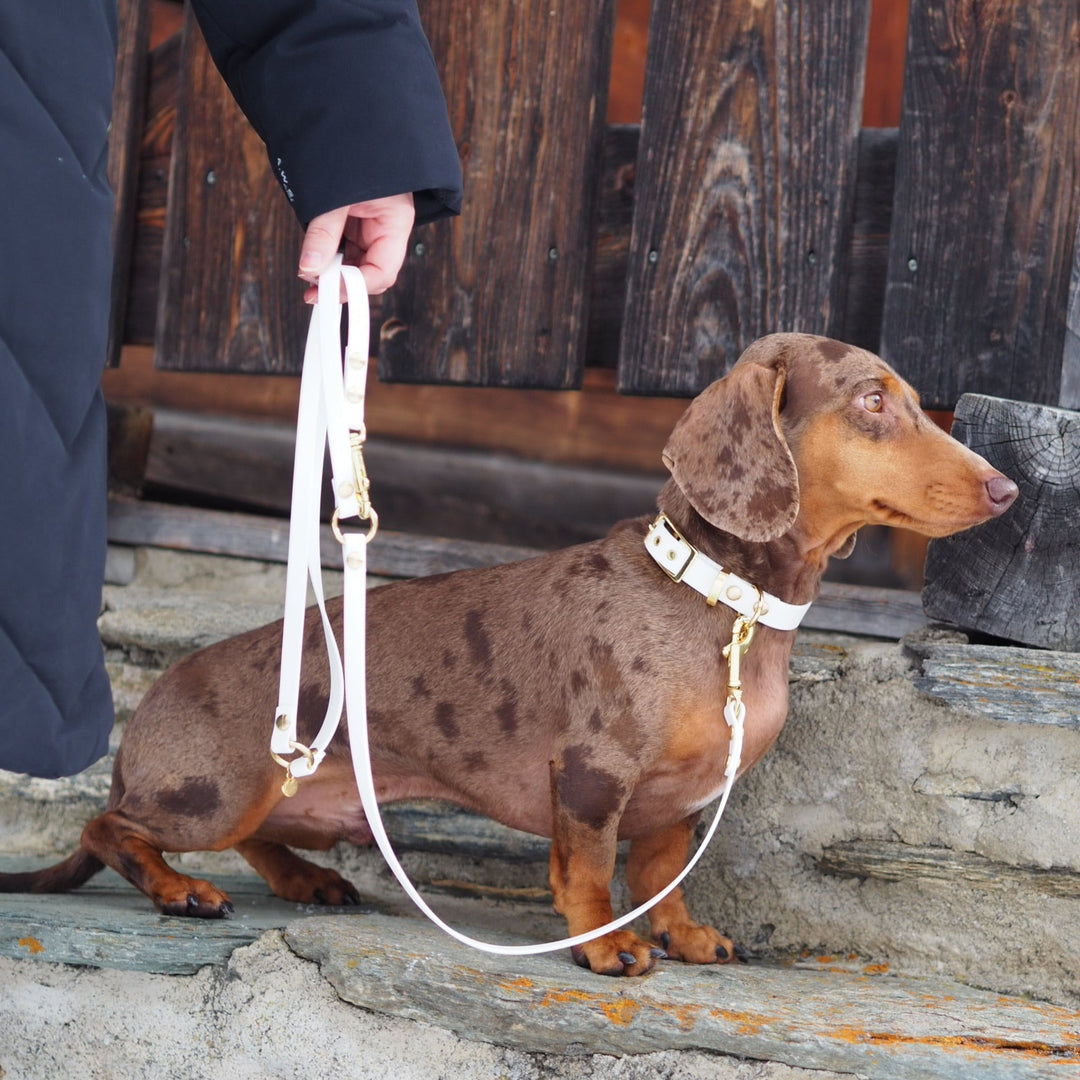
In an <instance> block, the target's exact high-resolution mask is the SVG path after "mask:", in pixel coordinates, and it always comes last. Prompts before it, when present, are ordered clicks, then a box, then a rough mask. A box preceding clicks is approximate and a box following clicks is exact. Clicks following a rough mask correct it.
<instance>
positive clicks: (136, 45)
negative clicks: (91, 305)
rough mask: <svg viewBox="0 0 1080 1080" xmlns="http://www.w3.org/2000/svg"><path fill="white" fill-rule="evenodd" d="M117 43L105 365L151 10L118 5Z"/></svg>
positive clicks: (125, 238) (123, 262)
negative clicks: (109, 280) (110, 304)
mask: <svg viewBox="0 0 1080 1080" xmlns="http://www.w3.org/2000/svg"><path fill="white" fill-rule="evenodd" d="M117 18H118V20H119V43H118V46H117V52H116V81H115V83H114V84H113V105H112V125H111V127H110V129H109V170H108V171H109V184H110V186H111V187H112V190H113V195H114V198H115V201H116V203H115V209H114V211H113V224H112V250H113V277H112V307H111V309H110V311H109V346H108V354H107V355H108V363H109V365H110V366H112V367H115V366H116V364H118V363H119V361H120V346H121V345H122V344H123V340H124V324H125V320H126V317H127V299H128V280H129V277H130V273H131V260H132V253H133V252H132V249H133V239H134V234H135V207H136V200H137V196H138V179H139V146H140V143H141V141H142V131H143V117H144V115H145V112H146V86H147V80H146V69H147V46H148V43H149V40H150V9H149V4H148V2H147V0H119V3H118V4H117Z"/></svg>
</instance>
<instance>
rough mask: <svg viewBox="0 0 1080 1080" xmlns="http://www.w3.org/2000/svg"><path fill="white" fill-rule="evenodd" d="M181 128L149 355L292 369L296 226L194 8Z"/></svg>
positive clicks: (227, 367) (299, 355) (183, 363)
mask: <svg viewBox="0 0 1080 1080" xmlns="http://www.w3.org/2000/svg"><path fill="white" fill-rule="evenodd" d="M176 131H177V138H176V140H175V142H174V144H173V155H172V171H171V175H170V179H169V206H168V213H167V218H166V223H165V248H164V255H163V270H162V285H161V291H160V294H159V297H158V322H157V337H156V347H157V352H156V357H155V363H156V364H157V366H158V367H161V368H170V369H176V370H204V371H205V370H212V371H249V372H296V371H299V370H300V367H301V365H302V362H303V355H304V335H305V332H306V326H307V318H308V312H307V309H306V308H305V307H304V303H303V299H302V296H301V290H300V288H299V286H298V285H297V282H296V263H297V259H298V258H299V255H300V241H301V236H302V234H301V232H300V229H299V227H298V226H297V224H296V219H295V217H294V216H293V212H292V210H291V209H290V207H289V204H288V202H287V201H286V200H285V199H284V198H283V197H282V194H281V189H280V188H279V186H278V183H277V181H276V180H275V178H274V176H273V174H272V172H271V170H270V164H269V162H268V161H267V158H266V151H265V149H264V148H263V144H262V141H261V140H260V139H259V137H258V135H256V134H255V132H254V131H253V130H252V128H251V125H250V124H248V122H247V120H246V119H245V118H244V115H243V113H242V112H241V111H240V109H239V107H238V106H237V104H236V102H235V101H234V100H233V98H232V95H231V94H230V93H229V90H228V88H227V87H226V85H225V82H224V80H223V79H222V78H221V76H220V75H219V74H218V72H217V69H216V68H215V67H214V62H213V60H212V59H211V58H210V53H209V51H208V50H207V48H206V45H205V44H204V42H203V39H202V34H201V33H200V32H199V29H198V24H197V23H196V22H195V19H194V16H193V15H192V13H191V9H190V8H188V10H187V12H186V16H185V23H184V47H183V53H182V58H181V66H180V101H179V105H178V107H177V120H176Z"/></svg>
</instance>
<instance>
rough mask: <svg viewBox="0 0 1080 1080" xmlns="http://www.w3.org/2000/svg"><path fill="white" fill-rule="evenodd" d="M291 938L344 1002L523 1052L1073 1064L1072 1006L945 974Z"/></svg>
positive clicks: (417, 927)
mask: <svg viewBox="0 0 1080 1080" xmlns="http://www.w3.org/2000/svg"><path fill="white" fill-rule="evenodd" d="M491 936H492V935H490V934H489V935H488V937H489V938H490V937H491ZM285 940H286V941H287V942H288V944H289V946H290V947H291V948H292V949H293V950H295V951H296V952H297V953H298V954H299V955H301V956H304V957H306V958H308V959H310V960H314V961H316V962H317V963H318V964H319V966H320V968H321V970H322V972H323V974H324V975H325V976H326V977H327V979H329V981H330V983H331V984H332V985H333V986H334V988H335V989H336V990H337V992H338V994H339V995H340V996H341V997H342V998H344V999H345V1000H347V1001H351V1002H353V1003H354V1004H356V1005H359V1006H361V1007H363V1008H365V1009H370V1010H373V1011H375V1012H379V1013H386V1014H389V1015H392V1016H400V1017H405V1018H408V1019H424V1020H426V1021H428V1022H432V1023H436V1024H438V1025H440V1026H443V1027H446V1028H448V1029H449V1030H451V1031H454V1032H456V1033H457V1034H468V1035H471V1036H472V1037H473V1038H479V1039H483V1040H485V1041H488V1042H494V1043H498V1044H500V1045H511V1046H515V1047H518V1048H522V1049H527V1050H534V1051H545V1052H566V1051H567V1050H571V1051H575V1050H576V1051H579V1052H580V1051H595V1050H600V1051H602V1052H606V1053H612V1054H627V1053H645V1052H648V1051H652V1050H657V1049H674V1050H712V1051H716V1052H720V1053H725V1054H736V1055H739V1056H745V1057H750V1058H754V1059H760V1060H771V1061H782V1062H784V1063H786V1064H788V1065H793V1066H797V1067H799V1068H810V1069H833V1070H837V1071H839V1072H842V1073H857V1074H858V1075H861V1076H866V1077H874V1078H881V1080H939V1078H942V1077H949V1078H950V1080H967V1078H971V1080H1024V1078H1028V1077H1030V1078H1035V1077H1039V1078H1044V1077H1045V1078H1047V1080H1049V1078H1050V1077H1058V1076H1061V1075H1062V1074H1063V1070H1065V1071H1066V1073H1067V1072H1068V1071H1070V1070H1071V1071H1073V1072H1074V1074H1075V1072H1076V1071H1077V1070H1080V1014H1078V1013H1076V1012H1074V1011H1072V1010H1069V1009H1061V1008H1055V1007H1053V1006H1040V1005H1035V1004H1033V1003H1031V1002H1027V1001H1023V1000H1019V999H1007V998H1004V997H1002V996H1001V995H998V994H993V993H986V992H984V991H978V990H972V989H971V988H969V987H966V986H962V985H960V984H958V983H954V982H949V981H945V980H919V979H904V978H896V977H890V976H880V975H871V974H866V973H861V974H850V973H847V972H844V971H835V970H813V971H811V970H803V969H797V968H792V967H770V966H767V965H757V964H751V965H747V966H743V965H734V966H733V965H723V966H710V967H702V966H693V965H682V964H677V963H675V962H673V961H668V962H662V963H661V964H660V966H659V970H658V971H656V972H655V973H654V974H652V975H649V976H646V977H644V978H641V979H608V978H604V977H602V976H597V975H593V974H592V973H591V972H587V971H584V970H582V969H580V968H577V967H576V966H574V965H572V964H571V963H570V962H569V961H568V960H567V958H566V957H565V955H554V956H529V957H496V956H490V955H487V954H481V953H478V952H476V951H475V950H472V949H469V948H467V947H465V946H463V945H459V944H458V943H457V942H454V941H451V940H450V939H448V938H447V937H445V936H444V935H442V934H441V932H440V931H438V930H436V929H435V928H434V927H431V926H428V925H426V924H418V923H417V921H416V920H415V919H394V918H388V917H386V916H372V917H370V918H363V919H352V918H345V919H341V918H327V919H319V920H308V921H305V922H303V923H297V924H294V925H292V926H290V927H289V928H288V929H287V930H286V931H285ZM497 940H500V941H503V942H507V941H511V942H512V941H514V940H518V941H520V940H521V939H520V938H517V939H512V938H506V937H498V938H497Z"/></svg>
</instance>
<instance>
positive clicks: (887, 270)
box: [125, 0, 1080, 408]
mask: <svg viewBox="0 0 1080 1080" xmlns="http://www.w3.org/2000/svg"><path fill="white" fill-rule="evenodd" d="M126 6H127V7H129V8H137V7H138V6H139V4H138V0H126ZM869 7H870V4H869V0H725V2H724V3H715V2H714V0H654V3H653V7H652V16H651V24H650V30H649V52H648V62H647V70H646V83H645V103H644V114H643V119H642V122H641V124H640V125H639V126H633V127H625V126H624V127H612V126H608V125H605V123H604V121H603V117H604V115H605V110H604V105H605V100H606V93H607V82H608V66H609V59H610V43H611V37H612V29H613V25H614V2H613V0H596V2H593V3H587V4H560V5H558V7H557V8H556V11H557V14H556V15H555V16H554V17H552V15H551V14H550V12H551V6H550V5H547V4H544V5H540V4H531V3H529V2H528V0H426V2H425V3H424V4H423V5H422V9H423V14H424V20H425V25H426V28H427V30H428V33H429V37H430V38H431V41H432V46H433V48H434V51H435V54H436V57H437V59H438V61H439V63H440V65H441V71H442V77H443V84H444V86H445V88H446V92H447V98H448V102H449V111H450V116H451V120H452V123H453V125H454V129H455V133H456V137H457V139H458V144H459V147H460V150H461V155H462V160H463V165H464V171H465V184H466V203H465V212H464V214H463V215H462V216H461V217H460V218H458V219H455V220H453V221H447V222H440V223H437V224H435V225H433V226H427V227H425V228H424V229H423V230H421V231H418V232H417V233H416V235H415V238H414V243H413V244H412V247H411V251H410V255H409V257H408V260H407V263H406V266H405V268H404V270H403V273H402V277H401V280H400V283H399V285H398V287H396V288H395V289H394V290H393V291H392V292H391V293H390V294H388V296H387V298H386V300H385V302H384V305H383V311H382V315H383V317H384V322H383V329H382V335H381V343H380V355H379V374H380V376H381V377H382V378H384V379H386V380H396V381H405V382H432V383H444V382H445V383H464V384H481V385H497V386H514V387H549V388H570V387H574V386H578V385H580V382H581V379H582V373H583V370H584V368H585V366H586V365H601V366H617V368H618V385H619V388H620V389H621V390H623V391H624V392H628V393H651V394H673V395H686V394H691V393H694V392H696V391H697V390H699V389H700V388H701V387H702V386H704V385H705V384H706V383H707V382H709V381H710V380H711V379H713V378H716V377H717V376H719V375H721V374H722V373H723V372H724V371H725V370H727V368H728V367H730V365H731V364H732V363H733V362H734V361H735V359H736V358H737V357H738V355H739V353H740V351H741V350H742V349H743V348H744V347H745V346H746V345H747V344H748V343H749V342H750V341H752V340H753V339H754V338H756V337H758V336H760V335H761V334H764V333H767V332H770V331H774V330H804V331H809V332H814V333H823V334H829V335H832V336H836V337H840V338H844V339H846V340H849V341H853V342H855V343H857V344H860V345H863V346H866V347H868V348H871V349H873V350H875V351H878V352H880V353H881V354H882V355H883V356H884V357H885V358H886V359H887V360H889V361H890V362H891V363H893V364H894V365H895V366H896V367H897V368H898V369H899V370H900V371H901V372H902V373H903V374H904V375H905V376H907V377H908V378H909V379H910V380H911V381H912V382H913V383H915V385H916V386H917V387H918V388H919V389H920V390H921V391H922V392H923V398H924V403H925V404H927V405H928V406H933V407H939V408H951V407H952V405H953V404H954V403H955V401H956V399H957V397H958V396H959V395H960V394H961V393H964V392H967V391H977V392H981V393H986V394H993V395H999V396H1003V397H1010V398H1016V399H1021V400H1027V401H1035V402H1042V403H1047V404H1061V405H1065V406H1067V407H1071V408H1075V407H1080V244H1078V222H1080V138H1078V135H1080V4H1077V3H1076V2H1075V0H911V4H910V12H911V14H910V22H909V35H908V45H907V67H906V74H905V83H904V96H903V115H902V119H901V123H900V127H899V129H898V130H895V129H865V130H860V115H861V98H862V87H863V78H864V68H865V63H866V61H865V56H866V39H867V28H868V23H869ZM466 8H468V12H469V17H465V14H466V12H465V10H464V9H466ZM131 21H132V20H125V24H127V23H129V22H131ZM128 39H129V45H130V35H129V36H128ZM151 88H152V91H153V84H152V83H151ZM176 92H177V94H178V101H179V104H178V107H177V131H178V138H177V141H176V143H175V146H174V150H173V153H172V159H171V170H172V171H171V180H170V188H169V191H170V194H169V200H168V211H167V220H166V223H165V230H164V235H165V252H164V261H163V265H164V270H163V273H162V278H161V283H160V289H159V291H158V312H157V320H156V345H157V362H158V364H159V366H162V367H167V368H173V369H182V370H191V369H199V370H219V371H220V370H228V371H260V372H267V371H294V370H296V367H297V364H298V362H299V358H300V356H301V353H302V342H303V336H304V323H305V321H306V310H305V309H304V308H303V305H302V304H300V303H299V300H298V296H297V290H296V284H295V275H294V269H293V267H294V262H295V253H296V251H297V249H298V242H299V235H298V231H297V229H296V226H295V223H294V222H292V221H291V220H290V218H289V213H288V210H287V208H286V205H285V201H284V200H283V199H281V198H280V197H279V195H278V193H277V191H276V190H275V189H276V184H275V182H274V181H273V179H272V177H271V176H270V174H269V169H268V168H267V167H266V165H265V155H264V154H263V153H262V150H261V147H260V145H259V143H258V140H257V138H256V137H255V136H254V134H253V133H252V132H251V131H250V130H249V129H248V128H247V125H246V123H245V122H244V121H243V119H242V117H240V115H239V113H238V112H237V110H236V109H235V106H234V105H233V104H232V103H231V99H229V97H228V93H227V91H226V90H225V89H224V86H223V84H221V82H220V80H219V79H218V77H217V75H216V73H215V72H213V70H212V66H211V65H210V62H209V60H208V57H207V55H206V52H205V49H204V48H203V46H202V44H201V41H200V40H199V37H198V33H197V31H195V30H194V27H193V24H192V23H191V21H190V19H189V22H188V33H187V35H186V42H185V45H184V49H183V55H182V58H181V62H180V65H179V86H178V88H177V90H176ZM135 112H136V115H138V110H135ZM151 112H152V110H151ZM136 254H137V252H136ZM136 276H137V275H136ZM131 295H132V297H133V299H132V301H131V303H130V305H129V310H128V312H127V319H126V326H127V331H126V334H125V336H126V337H127V338H128V339H129V340H140V339H141V338H145V337H146V335H147V333H148V330H147V328H146V323H147V314H146V311H145V305H143V306H142V307H140V302H139V298H138V296H137V295H136V294H134V293H133V294H131Z"/></svg>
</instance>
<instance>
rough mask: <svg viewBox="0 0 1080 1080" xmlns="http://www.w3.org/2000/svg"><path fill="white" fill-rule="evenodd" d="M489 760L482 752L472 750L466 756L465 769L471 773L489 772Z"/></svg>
mask: <svg viewBox="0 0 1080 1080" xmlns="http://www.w3.org/2000/svg"><path fill="white" fill-rule="evenodd" d="M487 767H488V763H487V758H486V757H485V756H484V752H483V751H482V750H471V751H470V752H469V753H467V754H466V755H465V768H466V770H468V771H469V772H472V773H477V772H487Z"/></svg>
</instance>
